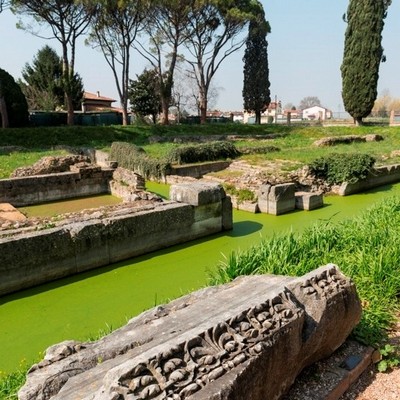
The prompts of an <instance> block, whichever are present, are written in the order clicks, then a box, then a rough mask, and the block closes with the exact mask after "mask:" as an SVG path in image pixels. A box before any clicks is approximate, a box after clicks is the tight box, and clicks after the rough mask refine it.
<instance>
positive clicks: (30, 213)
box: [18, 194, 122, 217]
mask: <svg viewBox="0 0 400 400" xmlns="http://www.w3.org/2000/svg"><path fill="white" fill-rule="evenodd" d="M118 203H122V199H120V198H119V197H116V196H112V195H110V194H100V195H96V196H86V197H79V198H76V199H69V200H60V201H52V202H50V203H43V204H36V205H34V206H28V207H19V208H18V210H19V211H21V212H22V213H23V214H24V215H26V216H27V217H54V216H56V215H58V214H65V213H72V212H78V211H81V210H85V209H90V208H99V207H102V206H111V205H114V204H118Z"/></svg>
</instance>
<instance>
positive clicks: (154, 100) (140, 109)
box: [129, 69, 161, 124]
mask: <svg viewBox="0 0 400 400" xmlns="http://www.w3.org/2000/svg"><path fill="white" fill-rule="evenodd" d="M159 91H160V87H159V79H158V72H157V71H156V70H154V69H152V70H144V71H143V72H142V73H141V74H140V75H137V79H136V80H135V81H133V80H131V81H130V87H129V100H130V102H131V107H132V111H133V112H135V113H136V114H138V115H139V116H141V117H146V116H147V115H151V116H152V119H153V123H154V124H155V123H156V122H157V116H158V114H159V113H160V112H161V102H160V93H159Z"/></svg>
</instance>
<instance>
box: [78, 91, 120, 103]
mask: <svg viewBox="0 0 400 400" xmlns="http://www.w3.org/2000/svg"><path fill="white" fill-rule="evenodd" d="M83 100H99V101H109V102H111V103H112V102H114V101H117V100H115V99H112V98H110V97H105V96H100V92H97V93H89V92H84V93H83Z"/></svg>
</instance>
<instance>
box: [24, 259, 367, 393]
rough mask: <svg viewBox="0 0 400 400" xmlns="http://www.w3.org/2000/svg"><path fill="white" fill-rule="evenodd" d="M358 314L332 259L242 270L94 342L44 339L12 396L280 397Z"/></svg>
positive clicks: (352, 292)
mask: <svg viewBox="0 0 400 400" xmlns="http://www.w3.org/2000/svg"><path fill="white" fill-rule="evenodd" d="M360 316H361V305H360V301H359V298H358V296H357V293H356V289H355V286H354V284H353V282H352V281H351V280H350V279H348V278H346V277H345V276H344V275H343V274H342V273H341V272H340V270H339V269H338V267H336V266H335V265H332V264H330V265H327V266H325V267H321V268H319V269H317V270H315V271H312V272H310V273H308V274H307V275H305V276H303V277H300V278H291V277H282V276H272V275H268V276H267V275H264V276H248V277H241V278H238V279H236V280H235V281H233V282H232V283H230V284H227V285H223V286H219V287H211V288H207V289H202V290H200V291H197V292H194V293H192V294H190V295H187V296H184V297H182V298H180V299H177V300H175V301H172V302H171V303H169V304H167V305H164V306H158V307H156V308H154V309H152V310H150V311H147V312H145V313H143V314H141V315H140V316H138V317H136V318H133V319H132V320H130V321H129V322H128V324H127V325H125V326H124V327H122V328H120V329H118V330H117V331H115V332H113V333H111V334H110V335H108V336H106V337H104V338H102V339H100V340H99V341H97V342H90V343H78V342H73V341H66V342H63V343H61V344H59V345H56V346H52V347H51V348H49V350H48V351H47V352H46V355H45V358H44V360H43V361H41V362H40V363H39V364H36V365H34V366H33V367H32V368H31V369H30V371H29V373H28V376H27V382H26V384H25V385H24V386H23V387H22V389H21V390H20V391H19V399H20V400H37V399H50V398H51V399H52V400H61V399H62V400H76V399H80V400H89V399H91V400H110V399H160V400H161V399H180V400H185V399H190V400H210V399H212V400H217V399H219V400H243V399H252V400H265V399H279V398H280V397H281V396H282V395H283V394H284V393H285V392H287V391H288V389H289V388H290V386H291V385H292V383H293V382H294V380H295V378H296V376H297V375H298V374H299V373H300V372H301V370H302V369H303V368H305V367H306V366H308V365H310V364H312V363H314V362H316V361H317V360H319V359H322V358H325V357H327V356H329V355H330V354H331V353H332V352H333V351H334V350H336V349H337V348H338V347H339V346H340V345H341V344H342V343H343V342H344V341H345V339H346V338H347V336H348V335H349V334H350V332H351V330H352V329H353V328H354V327H355V325H356V324H357V323H358V321H359V319H360ZM99 359H101V360H102V362H101V363H99V362H98V360H99ZM71 366H73V368H71Z"/></svg>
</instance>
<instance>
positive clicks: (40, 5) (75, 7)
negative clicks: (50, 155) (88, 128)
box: [11, 0, 97, 125]
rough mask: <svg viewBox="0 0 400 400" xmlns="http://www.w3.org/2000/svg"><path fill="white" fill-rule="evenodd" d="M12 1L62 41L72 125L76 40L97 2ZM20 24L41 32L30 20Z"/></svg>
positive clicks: (17, 11) (15, 9) (16, 10)
mask: <svg viewBox="0 0 400 400" xmlns="http://www.w3.org/2000/svg"><path fill="white" fill-rule="evenodd" d="M11 3H12V11H13V12H14V14H17V15H19V16H21V15H26V16H28V17H31V18H32V19H33V20H34V22H35V23H36V24H37V25H38V26H39V27H42V26H49V27H50V30H51V32H52V38H55V39H56V40H58V42H59V43H60V44H61V48H62V67H63V68H62V77H63V79H62V84H63V90H64V95H65V98H66V104H67V111H68V117H67V122H68V125H73V123H74V96H73V94H74V90H76V87H75V86H76V76H75V71H74V68H75V47H76V40H77V39H78V37H79V36H81V35H83V34H84V33H85V32H86V29H87V27H88V25H89V23H90V21H91V18H92V16H93V13H94V12H95V9H96V7H97V5H88V6H86V5H85V4H83V3H82V2H80V1H79V2H74V1H71V0H51V1H41V0H12V2H11ZM19 27H20V28H22V29H25V30H27V31H29V32H30V33H32V34H34V35H36V36H40V35H39V34H38V33H37V32H35V31H34V30H33V29H32V27H31V26H30V25H29V24H28V25H24V24H23V23H22V21H20V23H19Z"/></svg>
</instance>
